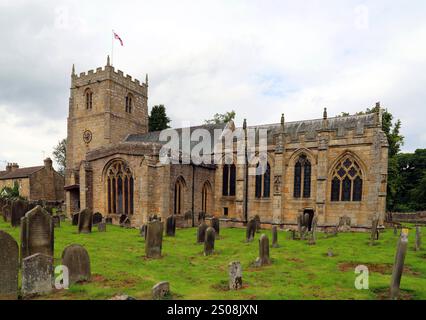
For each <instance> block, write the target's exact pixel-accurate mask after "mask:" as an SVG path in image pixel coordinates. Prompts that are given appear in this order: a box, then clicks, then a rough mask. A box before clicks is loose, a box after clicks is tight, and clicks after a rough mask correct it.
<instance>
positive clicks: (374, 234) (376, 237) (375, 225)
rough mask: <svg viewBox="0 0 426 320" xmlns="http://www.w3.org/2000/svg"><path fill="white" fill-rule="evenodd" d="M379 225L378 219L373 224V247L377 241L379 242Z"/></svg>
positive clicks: (371, 236) (371, 242)
mask: <svg viewBox="0 0 426 320" xmlns="http://www.w3.org/2000/svg"><path fill="white" fill-rule="evenodd" d="M378 224H379V220H378V219H373V220H372V222H371V235H370V244H371V245H372V244H373V243H374V241H375V240H379V231H378V230H377V226H378Z"/></svg>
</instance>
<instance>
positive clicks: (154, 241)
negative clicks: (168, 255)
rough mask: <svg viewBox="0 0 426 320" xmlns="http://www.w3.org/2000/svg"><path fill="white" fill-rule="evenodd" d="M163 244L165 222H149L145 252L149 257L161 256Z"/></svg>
mask: <svg viewBox="0 0 426 320" xmlns="http://www.w3.org/2000/svg"><path fill="white" fill-rule="evenodd" d="M162 245H163V223H162V222H161V221H158V220H155V221H151V222H148V226H147V230H146V239H145V254H146V256H147V257H148V258H160V257H161V248H162Z"/></svg>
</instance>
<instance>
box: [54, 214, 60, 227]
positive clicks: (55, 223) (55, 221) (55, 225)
mask: <svg viewBox="0 0 426 320" xmlns="http://www.w3.org/2000/svg"><path fill="white" fill-rule="evenodd" d="M52 223H53V227H54V228H59V227H60V226H61V218H60V217H59V216H52Z"/></svg>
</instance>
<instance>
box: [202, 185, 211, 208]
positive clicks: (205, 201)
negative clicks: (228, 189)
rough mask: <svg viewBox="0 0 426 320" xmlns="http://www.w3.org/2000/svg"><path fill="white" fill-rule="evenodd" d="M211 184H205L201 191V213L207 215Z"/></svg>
mask: <svg viewBox="0 0 426 320" xmlns="http://www.w3.org/2000/svg"><path fill="white" fill-rule="evenodd" d="M209 201H210V199H209V183H208V182H205V183H204V185H203V188H202V190H201V211H202V212H205V213H207V208H208V205H209Z"/></svg>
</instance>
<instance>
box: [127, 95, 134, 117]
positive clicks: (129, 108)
mask: <svg viewBox="0 0 426 320" xmlns="http://www.w3.org/2000/svg"><path fill="white" fill-rule="evenodd" d="M132 108H133V96H132V94H131V93H129V94H128V95H127V96H126V112H127V113H132Z"/></svg>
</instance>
